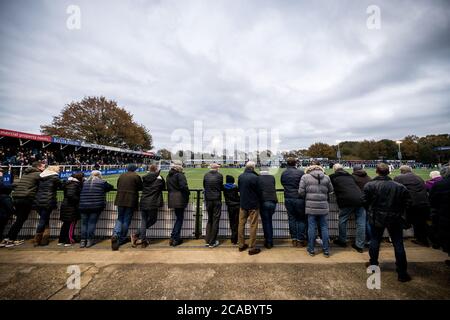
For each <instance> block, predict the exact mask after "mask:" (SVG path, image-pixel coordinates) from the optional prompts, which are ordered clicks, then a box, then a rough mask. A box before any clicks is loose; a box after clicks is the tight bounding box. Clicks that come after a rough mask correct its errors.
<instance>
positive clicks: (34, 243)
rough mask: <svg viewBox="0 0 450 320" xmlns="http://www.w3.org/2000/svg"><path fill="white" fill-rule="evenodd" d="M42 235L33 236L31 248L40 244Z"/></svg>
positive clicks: (40, 233)
mask: <svg viewBox="0 0 450 320" xmlns="http://www.w3.org/2000/svg"><path fill="white" fill-rule="evenodd" d="M42 236H43V233H42V232H39V233H36V234H35V235H34V239H33V246H35V247H37V246H39V245H40V244H41V241H42Z"/></svg>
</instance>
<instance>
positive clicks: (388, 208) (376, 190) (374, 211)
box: [363, 163, 411, 282]
mask: <svg viewBox="0 0 450 320" xmlns="http://www.w3.org/2000/svg"><path fill="white" fill-rule="evenodd" d="M376 172H377V174H378V176H377V177H376V178H374V179H373V180H372V181H370V182H368V183H367V184H366V185H365V187H364V193H363V203H364V204H365V206H366V208H368V214H369V221H370V226H371V229H372V236H373V237H372V239H371V241H370V249H369V255H370V265H378V256H379V251H380V242H381V239H382V237H383V233H384V230H385V229H386V228H387V229H388V232H389V235H390V237H391V239H392V244H393V245H394V251H395V264H396V266H397V273H398V280H399V281H401V282H406V281H410V280H411V277H410V276H409V274H408V273H407V261H406V253H405V248H404V246H403V228H404V226H405V221H404V220H405V219H404V217H403V215H404V212H405V210H406V208H407V207H408V206H409V202H410V195H409V192H408V190H407V189H406V188H405V187H404V186H403V185H401V184H400V183H397V182H394V181H392V179H391V178H389V176H388V175H389V166H388V165H387V164H385V163H379V164H378V165H377V169H376Z"/></svg>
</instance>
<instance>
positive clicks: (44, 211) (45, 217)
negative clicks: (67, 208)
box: [36, 208, 53, 233]
mask: <svg viewBox="0 0 450 320" xmlns="http://www.w3.org/2000/svg"><path fill="white" fill-rule="evenodd" d="M52 211H53V210H52V209H49V208H39V223H38V226H37V228H36V233H42V232H44V230H45V229H46V228H48V227H49V226H50V215H51V214H52Z"/></svg>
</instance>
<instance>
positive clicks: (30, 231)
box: [5, 189, 409, 239]
mask: <svg viewBox="0 0 450 320" xmlns="http://www.w3.org/2000/svg"><path fill="white" fill-rule="evenodd" d="M115 196H116V192H115V191H112V192H109V193H108V194H107V206H106V208H105V210H104V211H103V212H102V214H101V215H100V217H99V220H98V223H97V229H96V237H97V238H108V237H111V235H112V232H113V229H114V224H115V221H116V218H117V207H116V206H115V205H114V199H115ZM277 196H278V201H279V202H278V204H277V206H276V210H275V214H274V215H273V232H274V238H277V239H283V238H289V237H290V236H289V225H288V216H287V212H286V208H285V206H284V194H283V190H282V189H278V190H277ZM163 198H164V206H163V207H162V208H161V209H160V210H159V212H158V221H157V223H156V224H155V225H153V226H152V227H151V228H150V229H148V230H147V237H149V238H155V239H157V238H160V239H164V238H170V234H171V232H172V228H173V225H174V223H175V219H176V218H175V214H174V212H173V209H169V208H168V207H167V192H163ZM58 199H60V200H61V199H62V192H59V194H58ZM59 205H60V202H59V203H58V209H56V210H54V211H53V212H52V214H51V217H50V234H51V236H52V237H57V236H59V231H60V228H61V224H62V222H61V221H60V220H59ZM140 220H141V214H140V212H139V211H136V212H135V213H134V215H133V219H132V222H131V224H130V232H136V231H138V228H139V225H140ZM207 220H208V215H207V212H206V208H205V204H204V198H203V190H202V189H193V190H191V196H190V199H189V204H188V206H187V207H186V210H185V212H184V222H183V228H182V233H181V236H182V237H183V238H185V239H199V238H201V237H202V236H204V235H205V228H206V224H207ZM13 221H14V218H13V219H11V221H10V222H9V225H8V226H7V227H6V230H8V229H9V227H10V225H11V223H12V222H13ZM38 221H39V215H38V214H37V213H36V212H35V211H33V212H32V213H31V214H30V216H29V219H28V220H27V221H26V222H25V224H24V226H23V228H22V230H21V232H20V234H19V236H21V237H24V238H29V237H32V236H34V234H35V230H36V227H37V224H38ZM328 228H329V235H330V237H335V236H337V235H338V234H339V208H338V206H337V203H336V198H335V196H334V195H333V194H332V195H331V197H330V213H329V214H328ZM355 229H356V226H355V220H354V218H353V217H351V218H350V219H349V221H348V224H347V235H348V236H349V237H350V238H351V237H354V236H355ZM6 230H5V231H6ZM79 232H80V223H77V226H76V229H75V235H77V234H79ZM246 232H247V231H246ZM257 234H258V237H262V236H263V230H262V223H261V220H260V218H259V223H258V233H257ZM405 235H406V236H408V235H409V233H408V232H406V233H405ZM230 236H231V230H230V225H229V220H228V213H227V207H226V204H225V202H224V203H223V205H222V215H221V219H220V224H219V237H220V238H229V237H230Z"/></svg>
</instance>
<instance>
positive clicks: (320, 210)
mask: <svg viewBox="0 0 450 320" xmlns="http://www.w3.org/2000/svg"><path fill="white" fill-rule="evenodd" d="M298 192H299V194H300V196H301V197H302V198H304V199H305V213H306V214H310V215H327V214H328V213H329V211H330V207H329V204H328V198H329V195H330V193H332V192H333V185H332V184H331V180H330V178H329V177H328V176H327V175H325V173H324V170H323V168H322V167H321V166H316V165H314V166H310V167H308V168H307V169H306V174H305V175H303V177H302V178H301V179H300V186H299V189H298Z"/></svg>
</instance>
